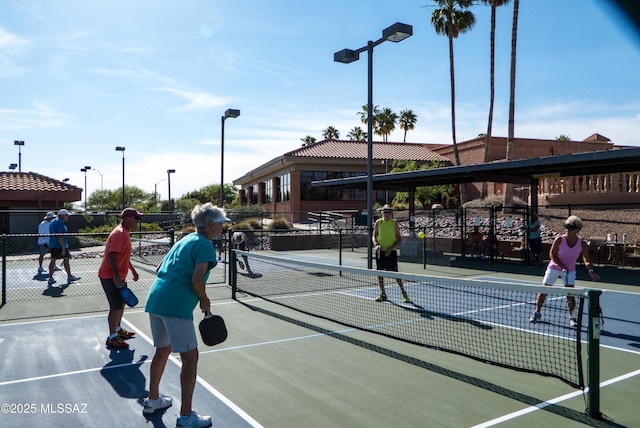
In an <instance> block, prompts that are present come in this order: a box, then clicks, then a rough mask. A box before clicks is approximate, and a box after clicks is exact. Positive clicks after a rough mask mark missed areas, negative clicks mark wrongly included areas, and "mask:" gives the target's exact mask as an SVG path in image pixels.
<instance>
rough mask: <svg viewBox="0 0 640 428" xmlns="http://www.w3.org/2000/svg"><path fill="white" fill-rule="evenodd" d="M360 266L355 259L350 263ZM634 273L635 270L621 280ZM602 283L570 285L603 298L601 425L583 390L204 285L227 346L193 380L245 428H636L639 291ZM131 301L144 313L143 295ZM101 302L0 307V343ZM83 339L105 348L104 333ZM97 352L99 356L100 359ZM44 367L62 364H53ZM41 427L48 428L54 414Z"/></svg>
mask: <svg viewBox="0 0 640 428" xmlns="http://www.w3.org/2000/svg"><path fill="white" fill-rule="evenodd" d="M358 257H361V256H357V255H354V256H353V258H354V260H355V259H357V258H358ZM400 270H401V271H403V272H407V273H410V272H413V273H420V274H427V275H437V276H447V277H451V278H483V277H491V278H502V279H504V280H507V281H514V282H524V283H531V282H539V281H541V278H542V273H543V267H535V268H528V267H526V266H522V267H520V268H519V269H512V268H509V269H504V270H510V272H509V273H506V272H504V271H500V265H496V266H488V265H486V264H483V263H475V264H473V263H469V264H468V265H466V266H455V267H452V266H428V267H427V269H426V270H423V269H422V265H415V264H407V263H401V265H400ZM637 273H638V271H635V272H633V271H632V272H629V275H630V276H633V275H637ZM616 274H619V273H616ZM601 276H602V277H603V282H601V283H597V284H593V283H589V282H586V281H582V280H579V281H578V284H577V285H578V286H583V287H586V286H594V287H596V288H601V289H606V290H611V291H610V292H609V291H606V292H605V293H604V295H603V296H606V297H607V298H606V299H603V310H604V316H605V320H606V322H605V326H604V331H603V337H602V343H603V344H602V346H601V349H600V354H601V364H600V369H601V390H600V394H601V402H600V410H601V412H602V413H603V418H602V419H592V418H590V417H589V416H587V414H586V413H585V409H586V407H587V401H586V400H587V398H586V394H585V393H584V392H583V391H581V390H578V389H575V388H572V387H570V386H568V385H567V384H565V383H563V382H562V381H560V380H557V379H555V378H551V377H545V376H541V375H536V374H528V373H522V372H518V371H515V370H511V369H505V368H501V367H497V366H494V365H491V364H486V363H482V362H478V361H475V360H472V359H469V358H466V357H462V356H459V355H455V354H451V353H447V352H442V351H438V350H433V349H429V348H425V347H422V346H418V345H413V344H410V343H406V342H403V341H398V340H394V339H390V338H387V337H384V336H381V335H378V334H374V333H370V332H366V331H360V330H356V329H353V328H350V327H346V326H344V325H342V324H338V323H335V322H332V321H329V320H326V319H321V318H316V317H313V316H310V315H305V314H303V313H300V312H297V311H294V310H291V309H288V308H286V307H282V306H280V305H277V304H274V303H270V302H267V301H264V300H262V299H259V298H254V297H250V296H246V295H243V294H241V293H239V294H238V296H237V300H232V299H231V298H230V297H231V290H230V288H229V287H228V286H227V285H213V286H209V287H208V294H209V296H210V298H211V299H212V301H213V305H214V306H213V310H214V311H215V312H216V313H218V314H220V315H222V316H223V317H224V319H225V321H226V324H227V328H228V330H229V337H228V339H227V341H226V342H224V343H223V344H221V345H218V346H216V347H212V348H211V347H207V346H204V345H202V346H200V347H199V349H200V352H201V354H200V362H199V376H200V377H201V380H202V382H203V383H204V384H206V385H209V386H211V387H213V388H215V390H216V391H217V392H218V393H219V394H220V395H221V396H222V397H224V400H223V401H225V400H226V401H225V402H228V403H230V404H232V405H233V406H232V407H233V408H236V407H237V409H241V411H242V412H244V413H246V415H248V419H246V420H248V424H249V425H253V426H265V427H296V428H297V427H368V428H370V427H394V428H397V427H481V426H482V427H485V426H486V427H488V426H501V427H523V426H553V427H580V426H596V427H640V410H638V403H640V315H638V312H639V311H637V307H638V304H640V293H638V289H637V287H636V286H633V285H629V283H632V282H633V280H631V279H629V278H626V279H622V280H620V281H618V282H616V283H613V282H604V281H605V280H606V278H605V272H602V273H601ZM256 280H260V278H256ZM139 297H140V300H141V303H142V304H143V303H144V296H139ZM616 299H619V300H616ZM103 300H104V299H103V298H99V297H95V298H83V299H67V300H66V301H65V299H60V298H58V299H52V301H51V302H37V304H35V303H31V304H17V303H16V304H10V305H6V306H5V307H3V308H1V309H0V337H2V331H3V330H2V327H3V326H4V325H16V324H20V323H25V328H30V327H28V326H29V325H33V323H30V322H31V321H34V320H38V321H42V320H49V319H57V321H56V322H59V323H60V326H61V328H63V327H64V325H65V322H68V320H67V319H68V318H74V317H83V316H87V314H82V315H77V316H73V315H65V316H63V317H62V316H57V315H56V312H57V311H56V306H57V309H58V310H61V309H62V310H63V311H64V310H67V311H73V306H74V305H76V306H78V305H82V307H83V310H86V311H91V312H92V313H93V314H97V315H100V314H103V315H105V320H104V329H106V311H105V309H106V302H105V301H103ZM618 302H621V303H618ZM372 304H374V303H372ZM382 304H386V303H382ZM34 305H35V306H34ZM66 313H67V314H68V313H72V312H66ZM195 316H196V317H199V316H200V315H199V314H197V313H196V314H195ZM196 319H197V318H196ZM125 320H126V323H127V325H128V326H129V328H131V329H133V330H135V331H138V332H139V333H140V337H138V338H137V339H135V341H131V346H132V348H135V346H136V341H137V342H138V344H142V343H143V341H144V340H145V339H144V336H147V337H150V336H151V332H150V330H149V323H148V316H147V314H146V313H144V311H143V310H142V309H140V308H136V309H127V310H126V311H125ZM86 334H87V335H95V336H97V337H100V338H102V336H104V335H105V332H104V331H101V330H100V331H87V332H86ZM65 342H66V343H67V345H66V348H65V349H66V352H67V354H71V356H73V355H74V354H75V353H78V355H82V354H81V352H82V351H81V350H80V349H78V347H76V346H75V345H74V343H76V342H77V341H76V340H74V339H73V338H65ZM2 346H3V345H2V342H0V350H1V352H2V353H3V354H5V353H7V352H11V349H2ZM34 348H35V345H34ZM583 351H584V349H583ZM99 352H104V353H105V356H107V355H108V351H106V350H102V351H99ZM584 352H586V351H584ZM43 358H44V355H43ZM49 358H62V357H60V356H57V354H55V355H53V356H49ZM65 358H69V355H66V356H65ZM74 358H75V357H74ZM0 373H2V370H0ZM4 375H5V374H3V376H4ZM2 381H3V379H0V384H1V383H2ZM176 381H177V379H175V378H173V379H171V378H166V379H164V380H163V382H173V383H175V382H176ZM172 386H174V385H172ZM94 387H95V388H103V389H104V391H105V394H104V400H105V402H106V403H107V404H108V403H110V402H117V397H111V395H112V394H113V387H112V385H108V384H104V385H101V384H100V382H98V383H97V384H96V385H95V386H94ZM147 387H148V379H147ZM2 391H3V392H0V398H1V399H2V400H0V401H7V400H8V399H9V397H10V395H9V391H8V387H7V386H3V387H2ZM199 392H200V393H201V391H198V390H197V391H196V393H199ZM174 398H175V397H174ZM131 400H132V401H134V399H133V398H131ZM234 406H235V407H234ZM174 407H175V405H174ZM174 413H175V412H174ZM89 417H97V416H95V415H93V416H91V415H90V416H89ZM128 417H131V418H132V419H131V421H129V422H130V423H131V424H132V425H129V423H127V424H123V426H135V423H137V422H139V424H140V426H142V425H143V424H144V423H145V420H144V418H142V416H141V415H133V416H128ZM136 417H139V421H138V420H137V419H135V418H136ZM163 421H164V423H165V424H166V426H173V425H170V424H172V423H173V421H175V419H172V418H171V417H169V416H166V417H164V419H163ZM48 422H50V423H51V425H50V426H57V425H56V419H55V418H54V417H53V416H51V419H50V420H49V421H48ZM87 425H90V424H87ZM145 426H149V425H145ZM155 426H162V425H157V424H156V425H155ZM214 426H216V425H215V424H214Z"/></svg>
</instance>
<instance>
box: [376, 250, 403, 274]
mask: <svg viewBox="0 0 640 428" xmlns="http://www.w3.org/2000/svg"><path fill="white" fill-rule="evenodd" d="M376 269H378V270H388V271H390V272H398V251H396V250H393V251H392V252H391V254H389V257H387V256H385V255H384V251H382V250H380V256H378V254H376Z"/></svg>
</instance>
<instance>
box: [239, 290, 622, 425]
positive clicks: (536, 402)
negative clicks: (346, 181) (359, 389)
mask: <svg viewBox="0 0 640 428" xmlns="http://www.w3.org/2000/svg"><path fill="white" fill-rule="evenodd" d="M238 303H240V304H242V305H243V306H245V307H247V308H249V309H251V310H253V311H256V312H260V313H263V314H265V315H268V316H271V317H273V318H277V319H280V320H282V321H286V322H289V323H291V324H294V325H297V326H301V327H304V328H307V329H309V330H312V331H315V332H318V333H322V334H325V335H327V336H328V337H333V338H334V339H338V340H342V341H344V342H347V343H350V344H352V345H356V346H360V347H361V348H364V349H367V350H370V351H372V352H377V353H379V354H382V355H385V356H387V357H391V358H395V359H396V360H399V361H403V362H405V363H407V364H412V365H414V366H417V367H420V368H423V369H425V370H429V371H431V372H433V373H438V374H440V375H442V376H447V377H450V378H452V379H455V380H457V381H460V382H465V383H467V384H470V385H473V386H476V387H479V388H482V389H484V390H487V391H491V392H493V393H495V394H500V395H502V396H505V397H508V398H511V399H513V400H516V401H519V402H521V403H524V404H526V405H528V406H535V407H538V408H539V409H540V410H543V411H546V412H550V413H553V414H555V415H558V416H561V417H564V418H567V419H570V420H572V421H576V422H580V423H582V424H584V425H587V426H592V427H597V428H624V426H623V425H620V424H617V423H615V422H613V421H611V420H608V419H606V416H604V415H603V419H594V418H592V417H590V416H589V415H588V414H586V413H585V412H579V411H577V410H573V409H569V408H567V407H563V406H560V405H557V404H550V403H547V402H546V401H545V400H544V399H540V398H536V397H532V396H530V395H526V394H522V393H520V392H518V391H514V390H511V389H508V388H505V387H503V386H500V385H496V384H495V383H492V382H488V381H486V380H483V379H480V378H477V377H473V376H469V375H466V374H464V373H459V372H456V371H453V370H449V369H447V368H444V367H440V366H437V365H435V364H432V363H429V362H426V361H423V360H420V359H418V358H415V357H411V356H409V355H405V354H401V353H399V352H396V351H393V350H391V349H387V348H384V347H381V346H378V345H374V344H372V343H369V342H365V341H363V340H360V339H356V338H354V337H350V336H347V335H344V334H341V333H337V332H335V331H331V330H327V329H324V328H322V327H318V326H315V325H313V324H309V323H307V322H304V321H300V320H296V319H294V318H291V317H288V316H286V315H282V314H279V313H276V312H273V311H269V310H267V309H264V308H260V307H257V306H253V305H251V304H249V303H246V302H242V301H238Z"/></svg>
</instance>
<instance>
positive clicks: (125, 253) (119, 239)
mask: <svg viewBox="0 0 640 428" xmlns="http://www.w3.org/2000/svg"><path fill="white" fill-rule="evenodd" d="M109 253H116V260H117V263H118V274H119V275H120V279H121V280H123V281H124V280H125V278H126V277H127V273H128V272H129V263H130V260H131V237H130V236H129V232H128V231H127V230H126V229H125V228H124V227H122V225H121V224H119V225H118V226H116V227H115V229H113V230H112V231H111V233H110V234H109V238H108V239H107V244H106V246H105V247H104V257H103V258H102V263H101V264H100V269H98V276H99V277H100V278H104V279H113V271H112V270H111V265H110V264H109Z"/></svg>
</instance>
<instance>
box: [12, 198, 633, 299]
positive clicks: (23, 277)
mask: <svg viewBox="0 0 640 428" xmlns="http://www.w3.org/2000/svg"><path fill="white" fill-rule="evenodd" d="M538 212H539V216H540V222H541V225H542V228H541V235H542V240H543V252H542V256H543V259H548V253H549V248H550V246H551V242H553V239H555V237H556V236H558V235H559V234H561V233H563V232H564V227H563V224H564V221H565V220H566V218H567V217H568V216H569V215H572V214H574V215H577V216H579V217H580V218H581V219H582V220H583V222H584V228H583V230H582V231H581V236H582V237H583V238H584V239H585V240H586V241H587V242H588V243H589V251H590V256H591V259H592V261H594V263H596V264H600V265H614V266H616V265H617V266H621V267H627V268H633V267H640V246H639V245H638V243H639V242H638V241H639V240H640V230H639V229H638V224H640V205H628V206H626V205H622V206H621V205H615V206H608V205H598V206H593V205H590V206H558V207H549V206H547V207H540V208H539V210H538ZM528 215H529V211H528V210H527V209H526V208H521V209H516V210H514V211H513V212H512V213H510V214H504V213H503V212H502V211H501V210H498V209H493V208H457V209H442V208H436V209H431V210H424V211H417V212H416V213H415V216H414V217H412V218H411V217H409V214H408V212H407V211H396V212H394V217H395V218H396V220H397V221H398V223H399V226H400V230H401V234H402V236H403V241H402V244H401V247H400V261H404V262H413V263H422V264H423V265H424V266H425V267H426V265H427V264H439V263H441V262H446V261H447V260H449V258H450V257H451V256H456V257H463V258H476V257H477V258H478V259H479V261H487V262H502V261H505V262H506V261H510V262H514V263H529V251H528V236H527V221H528ZM32 217H33V219H34V221H32V223H33V222H35V221H38V219H41V218H42V215H41V214H40V213H36V214H34V215H33V216H32ZM145 217H146V216H145ZM235 217H237V218H235V219H234V220H235V221H237V222H238V223H236V224H234V225H233V226H231V228H228V229H227V230H226V232H225V235H224V239H221V240H220V241H219V242H220V244H219V245H218V250H219V251H218V256H219V257H218V258H219V263H218V266H216V267H215V268H214V269H213V270H212V271H211V274H210V276H209V281H208V284H227V283H228V276H229V273H230V270H229V269H228V267H229V266H228V264H227V261H228V260H229V259H230V253H229V249H230V248H233V246H232V245H231V235H232V233H233V228H234V227H235V228H236V230H242V231H244V232H245V234H246V235H247V238H248V249H249V251H265V252H274V253H279V252H286V253H287V257H289V258H291V257H297V258H299V259H300V260H306V261H312V262H320V263H328V264H339V265H342V264H344V265H352V266H360V267H366V265H367V250H368V242H369V239H370V238H369V231H368V229H367V227H366V226H365V225H356V222H354V221H353V220H354V219H353V217H351V218H348V217H347V218H344V217H341V216H340V215H328V216H327V215H326V213H323V215H320V216H308V217H310V218H313V217H315V218H320V220H318V221H309V222H306V223H303V224H290V223H289V224H287V225H286V227H285V228H283V229H278V228H272V226H273V224H272V223H273V222H274V221H275V220H276V219H277V218H278V215H277V214H275V215H270V214H266V213H257V214H251V213H242V214H241V215H240V214H239V215H237V216H235ZM178 218H180V219H182V220H180V221H181V223H184V219H183V218H186V216H178V215H175V214H174V215H173V217H172V218H171V219H170V220H171V221H172V225H175V221H176V219H178ZM232 219H233V218H232ZM249 219H255V221H247V220H249ZM360 223H361V222H360ZM248 225H251V227H248ZM181 227H183V228H184V227H185V225H184V224H181ZM476 227H477V228H478V230H479V232H480V233H481V234H482V236H483V237H484V238H485V245H484V246H483V248H482V252H481V254H480V256H477V254H478V253H477V252H475V251H474V245H473V244H472V243H470V242H469V240H468V236H469V234H470V232H471V231H473V230H474V229H475V228H476ZM70 230H73V229H72V228H71V227H70ZM76 230H77V229H76ZM181 230H183V231H182V232H180V233H176V234H174V231H173V229H168V230H164V231H162V230H161V231H157V232H155V231H154V232H144V231H141V230H138V231H132V232H131V237H132V244H133V249H132V257H131V260H132V263H133V264H134V266H135V268H136V270H137V271H138V273H139V275H140V278H139V280H138V281H137V282H135V283H134V282H132V281H131V282H130V286H132V289H133V290H135V292H136V294H138V295H139V296H140V297H141V301H143V297H144V296H146V294H147V293H148V291H149V289H150V287H151V284H152V283H153V280H154V279H155V268H156V266H157V265H158V264H159V263H160V262H161V261H162V258H163V257H164V255H165V254H166V253H167V252H168V251H169V249H170V248H171V246H172V245H173V243H174V242H175V240H177V239H180V237H181V236H183V235H184V234H185V233H188V228H187V229H181ZM174 235H175V236H174ZM608 235H609V236H610V237H611V241H612V242H607V236H608ZM616 235H617V240H618V242H617V243H616V242H614V241H615V239H616ZM107 237H108V233H78V232H75V233H69V234H67V238H68V241H69V245H70V250H71V251H70V253H71V255H72V258H71V260H70V267H71V274H72V275H74V276H78V277H80V278H81V279H80V280H79V281H74V282H71V283H68V281H67V275H66V272H65V271H64V269H63V270H61V271H57V272H55V273H54V278H55V279H56V284H55V285H57V286H56V287H48V284H47V280H48V272H46V271H47V270H48V265H49V260H50V258H49V255H45V256H44V262H43V268H44V269H45V272H44V273H39V272H38V266H39V263H38V258H39V254H38V246H37V238H38V235H37V234H4V235H0V257H1V260H0V261H1V266H0V268H1V269H0V284H1V286H2V295H1V305H2V306H0V311H1V310H2V307H3V306H4V305H10V304H12V303H17V302H22V303H25V302H27V303H28V302H40V303H43V304H49V303H50V304H55V303H54V302H56V301H57V302H59V301H60V300H58V299H59V298H66V299H75V298H77V299H80V298H88V297H102V296H103V291H102V287H101V285H100V280H99V279H98V268H99V266H100V263H101V261H102V257H103V253H104V243H105V241H106V239H107ZM240 273H242V270H241V271H240ZM78 302H80V300H78ZM79 304H80V305H81V303H79ZM105 308H106V299H105Z"/></svg>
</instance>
